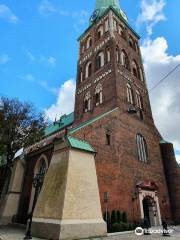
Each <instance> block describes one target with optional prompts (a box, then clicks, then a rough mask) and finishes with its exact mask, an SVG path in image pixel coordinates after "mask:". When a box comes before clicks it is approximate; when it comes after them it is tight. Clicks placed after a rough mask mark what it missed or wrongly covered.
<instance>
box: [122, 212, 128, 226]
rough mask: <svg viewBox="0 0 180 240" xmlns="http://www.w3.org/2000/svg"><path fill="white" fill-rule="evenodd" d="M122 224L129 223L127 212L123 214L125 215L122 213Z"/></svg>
mask: <svg viewBox="0 0 180 240" xmlns="http://www.w3.org/2000/svg"><path fill="white" fill-rule="evenodd" d="M122 222H124V223H127V222H128V219H127V213H126V212H123V213H122Z"/></svg>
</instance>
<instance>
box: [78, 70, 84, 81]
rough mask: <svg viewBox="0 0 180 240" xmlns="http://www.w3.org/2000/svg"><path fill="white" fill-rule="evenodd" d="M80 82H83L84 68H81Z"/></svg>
mask: <svg viewBox="0 0 180 240" xmlns="http://www.w3.org/2000/svg"><path fill="white" fill-rule="evenodd" d="M79 82H80V83H81V82H83V69H82V68H80V69H79Z"/></svg>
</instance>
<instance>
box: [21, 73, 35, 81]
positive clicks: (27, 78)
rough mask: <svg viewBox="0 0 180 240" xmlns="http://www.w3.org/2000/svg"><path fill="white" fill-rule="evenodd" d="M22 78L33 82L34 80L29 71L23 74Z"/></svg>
mask: <svg viewBox="0 0 180 240" xmlns="http://www.w3.org/2000/svg"><path fill="white" fill-rule="evenodd" d="M22 79H24V80H26V81H28V82H34V81H35V77H34V76H33V75H32V74H30V73H28V74H26V75H25V76H23V77H22Z"/></svg>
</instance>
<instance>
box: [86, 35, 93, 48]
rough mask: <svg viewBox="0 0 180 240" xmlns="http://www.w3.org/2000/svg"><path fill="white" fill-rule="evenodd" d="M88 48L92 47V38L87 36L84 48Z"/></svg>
mask: <svg viewBox="0 0 180 240" xmlns="http://www.w3.org/2000/svg"><path fill="white" fill-rule="evenodd" d="M90 47H92V38H91V37H90V36H89V37H88V39H87V44H86V48H87V49H89V48H90Z"/></svg>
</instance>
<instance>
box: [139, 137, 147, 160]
mask: <svg viewBox="0 0 180 240" xmlns="http://www.w3.org/2000/svg"><path fill="white" fill-rule="evenodd" d="M136 143H137V148H138V156H139V161H140V162H143V163H147V161H148V152H147V144H146V141H145V139H144V137H143V136H142V135H141V134H137V135H136Z"/></svg>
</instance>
